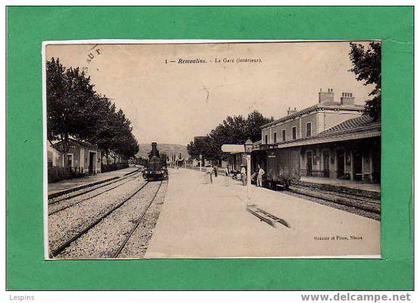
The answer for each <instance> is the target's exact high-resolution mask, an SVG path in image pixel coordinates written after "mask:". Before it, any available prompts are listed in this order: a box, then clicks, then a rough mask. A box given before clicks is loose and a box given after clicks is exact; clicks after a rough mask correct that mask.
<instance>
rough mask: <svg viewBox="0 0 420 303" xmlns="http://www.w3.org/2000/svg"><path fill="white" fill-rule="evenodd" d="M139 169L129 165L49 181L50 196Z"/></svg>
mask: <svg viewBox="0 0 420 303" xmlns="http://www.w3.org/2000/svg"><path fill="white" fill-rule="evenodd" d="M135 170H137V167H134V166H132V167H127V168H123V169H119V170H114V171H110V172H106V173H99V174H96V175H92V176H87V177H82V178H74V179H67V180H62V181H59V182H54V183H48V196H49V197H51V196H54V195H58V194H60V193H62V192H70V191H72V190H77V189H80V188H82V187H89V186H93V185H95V184H98V183H100V182H106V181H109V180H112V179H116V178H119V177H121V176H124V175H125V174H128V173H130V172H133V171H135Z"/></svg>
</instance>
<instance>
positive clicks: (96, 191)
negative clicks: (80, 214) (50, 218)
mask: <svg viewBox="0 0 420 303" xmlns="http://www.w3.org/2000/svg"><path fill="white" fill-rule="evenodd" d="M140 175H141V174H140V173H136V174H133V175H129V176H127V177H124V178H121V179H118V180H113V181H112V182H109V183H107V184H105V185H103V184H101V186H99V188H98V187H91V188H90V190H89V191H88V192H86V191H83V192H81V193H77V194H74V193H73V195H74V196H75V197H74V198H70V199H61V200H58V201H57V202H53V204H49V205H48V215H51V214H54V213H56V212H59V211H61V210H63V209H66V208H68V207H71V206H73V205H76V204H78V203H81V202H84V201H86V200H89V199H92V198H95V197H97V196H99V195H102V194H104V193H107V192H109V191H111V190H114V189H116V188H117V187H119V186H121V185H124V184H125V183H128V182H130V181H132V180H133V179H136V178H138V177H140ZM85 192H86V193H85Z"/></svg>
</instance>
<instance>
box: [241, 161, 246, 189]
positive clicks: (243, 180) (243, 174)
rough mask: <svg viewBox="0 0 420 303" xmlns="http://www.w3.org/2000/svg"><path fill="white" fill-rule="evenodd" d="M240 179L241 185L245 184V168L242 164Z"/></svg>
mask: <svg viewBox="0 0 420 303" xmlns="http://www.w3.org/2000/svg"><path fill="white" fill-rule="evenodd" d="M241 177H242V178H241V179H242V185H243V186H245V185H246V168H245V166H242V168H241Z"/></svg>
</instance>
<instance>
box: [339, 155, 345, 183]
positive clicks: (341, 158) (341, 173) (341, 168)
mask: <svg viewBox="0 0 420 303" xmlns="http://www.w3.org/2000/svg"><path fill="white" fill-rule="evenodd" d="M344 161H345V157H344V151H343V150H338V151H337V178H343V177H344Z"/></svg>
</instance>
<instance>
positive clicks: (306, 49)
mask: <svg viewBox="0 0 420 303" xmlns="http://www.w3.org/2000/svg"><path fill="white" fill-rule="evenodd" d="M43 80H44V83H43V86H44V114H45V117H44V142H43V144H44V174H45V176H44V182H45V186H44V187H45V195H44V196H45V197H44V200H45V201H44V203H45V205H44V231H45V237H44V238H45V244H44V245H45V259H49V260H63V259H68V260H75V259H81V260H83V259H159V258H183V259H205V258H380V257H381V243H380V239H381V233H380V231H381V41H374V40H372V41H216V40H215V41H212V40H209V41H198V40H197V41H195V40H179V41H177V40H173V41H170V40H167V41H166V40H162V41H157V40H156V41H154V40H148V41H147V40H139V41H136V40H132V41H130V40H127V41H125V40H121V41H119V40H110V41H107V40H97V41H55V42H44V45H43Z"/></svg>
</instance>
